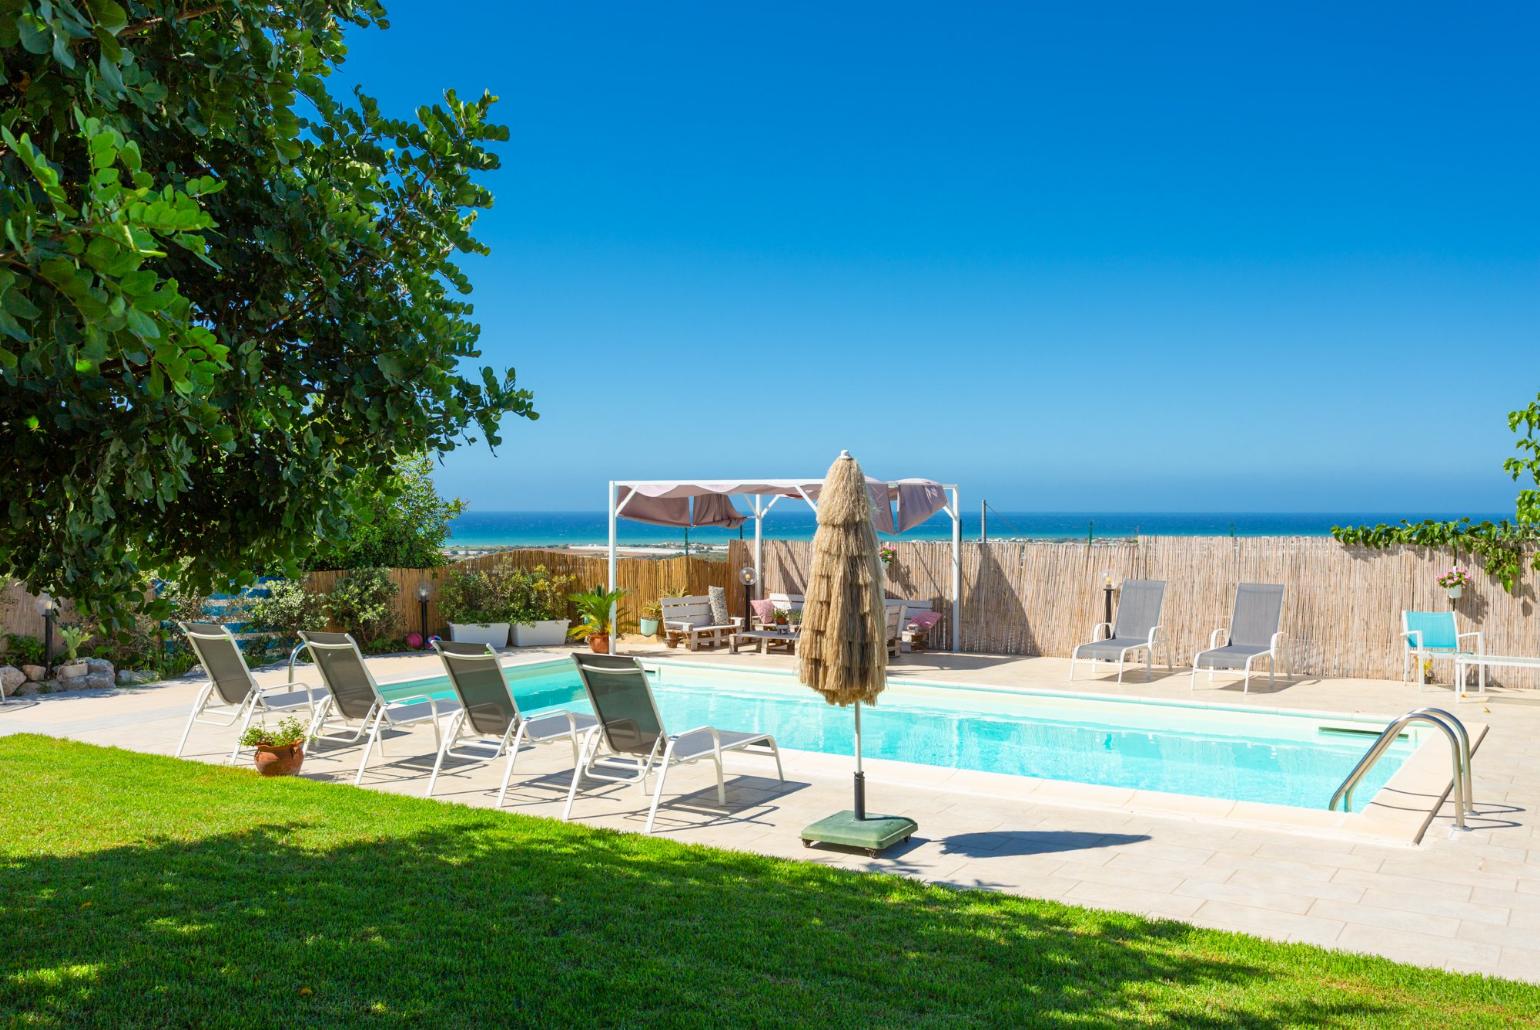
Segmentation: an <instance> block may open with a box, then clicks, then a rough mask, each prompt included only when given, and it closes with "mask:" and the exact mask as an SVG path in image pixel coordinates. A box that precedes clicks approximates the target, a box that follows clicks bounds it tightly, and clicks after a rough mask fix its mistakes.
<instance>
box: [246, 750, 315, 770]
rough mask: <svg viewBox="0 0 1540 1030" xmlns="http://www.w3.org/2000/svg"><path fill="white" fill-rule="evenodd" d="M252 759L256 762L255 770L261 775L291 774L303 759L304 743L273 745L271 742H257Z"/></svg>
mask: <svg viewBox="0 0 1540 1030" xmlns="http://www.w3.org/2000/svg"><path fill="white" fill-rule="evenodd" d="M253 761H255V762H256V765H257V772H259V773H261V774H262V775H263V776H293V775H294V774H295V773H297V772H299V767H300V765H302V764H303V763H304V761H305V745H304V744H303V743H300V744H284V745H282V746H279V747H275V746H273V745H271V744H258V745H257V753H256V756H255V757H254V759H253Z"/></svg>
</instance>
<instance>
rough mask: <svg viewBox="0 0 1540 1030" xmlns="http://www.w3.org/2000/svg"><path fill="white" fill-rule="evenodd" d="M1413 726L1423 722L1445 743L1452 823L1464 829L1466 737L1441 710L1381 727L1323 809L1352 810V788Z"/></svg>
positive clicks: (1461, 726) (1471, 807) (1472, 807)
mask: <svg viewBox="0 0 1540 1030" xmlns="http://www.w3.org/2000/svg"><path fill="white" fill-rule="evenodd" d="M1414 722H1425V723H1428V724H1429V725H1432V726H1437V727H1438V729H1439V731H1440V732H1441V733H1443V734H1444V736H1445V738H1446V739H1447V740H1448V741H1449V755H1450V762H1451V766H1452V770H1453V776H1454V779H1453V784H1452V786H1453V794H1454V822H1455V825H1456V826H1458V827H1459V828H1460V829H1462V830H1463V829H1466V826H1465V816H1466V814H1467V813H1468V812H1473V811H1474V810H1475V805H1474V803H1473V801H1472V798H1471V769H1470V734H1469V733H1467V732H1466V730H1465V724H1464V723H1462V722H1460V720H1459V719H1456V718H1455V717H1454V716H1453V715H1450V714H1449V713H1448V712H1446V711H1444V710H1443V709H1441V708H1419V709H1417V710H1415V711H1411V712H1407V713H1406V714H1405V715H1403V716H1401V717H1400V718H1399V719H1396V720H1393V721H1392V722H1391V723H1390V725H1388V726H1386V727H1385V730H1384V732H1383V733H1381V734H1380V735H1379V737H1378V739H1376V740H1375V742H1374V743H1373V744H1371V745H1370V746H1369V750H1367V751H1365V752H1364V756H1363V757H1362V758H1360V759H1359V760H1358V764H1357V765H1355V766H1353V771H1352V772H1350V773H1348V774H1347V778H1346V779H1344V780H1343V781H1342V785H1341V786H1339V787H1338V788H1337V790H1336V793H1334V794H1332V796H1331V803H1330V804H1329V805H1327V806H1326V807H1327V810H1328V811H1335V810H1336V808H1337V802H1339V801H1341V802H1342V803H1343V808H1344V810H1348V811H1351V810H1352V807H1353V788H1354V787H1356V786H1358V781H1359V780H1361V779H1363V778H1364V775H1365V774H1366V773H1368V771H1369V770H1370V769H1372V768H1373V767H1374V763H1376V762H1378V761H1379V760H1380V757H1381V756H1382V755H1384V754H1385V752H1386V751H1387V750H1389V749H1390V745H1391V744H1393V743H1395V740H1396V738H1397V737H1399V736H1400V735H1401V731H1402V730H1404V729H1405V728H1406V727H1407V726H1409V725H1411V724H1412V723H1414Z"/></svg>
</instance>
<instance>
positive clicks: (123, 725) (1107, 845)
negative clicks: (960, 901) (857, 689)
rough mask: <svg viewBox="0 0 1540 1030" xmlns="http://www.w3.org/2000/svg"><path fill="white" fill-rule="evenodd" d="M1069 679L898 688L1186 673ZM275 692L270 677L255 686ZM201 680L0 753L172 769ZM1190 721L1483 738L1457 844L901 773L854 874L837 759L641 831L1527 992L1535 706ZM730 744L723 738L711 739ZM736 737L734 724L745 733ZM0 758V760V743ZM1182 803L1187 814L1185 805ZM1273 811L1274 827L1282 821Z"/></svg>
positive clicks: (692, 801) (668, 804) (959, 673)
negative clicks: (70, 746) (72, 744)
mask: <svg viewBox="0 0 1540 1030" xmlns="http://www.w3.org/2000/svg"><path fill="white" fill-rule="evenodd" d="M628 650H629V651H631V652H633V653H645V654H647V655H651V656H656V657H666V658H669V659H675V660H680V661H692V662H706V663H718V664H726V665H738V666H744V667H749V668H784V669H790V668H792V667H793V663H794V659H792V658H791V657H790V656H785V655H758V654H748V653H745V654H740V655H736V656H733V655H728V654H726V653H725V649H724V650H722V651H717V652H701V653H698V654H695V655H691V654H689V653H687V652H684V651H682V650H680V651H670V650H665V649H663V648H661V647H655V646H647V645H639V644H635V643H632V644H631V645H629V646H628ZM566 653H567V652H566V649H552V650H549V651H530V652H524V651H521V652H518V653H517V657H518V660H531V661H532V660H538V659H540V658H550V657H557V656H561V655H564V654H566ZM370 663H371V666H372V667H373V668H374V670H375V672H376V676H377V678H378V679H380V680H381V681H385V680H400V679H411V678H416V677H422V676H429V675H438V674H440V671H441V669H440V667H439V665H438V663H437V659H436V658H432V657H427V656H422V655H406V656H387V657H379V658H373V659H370ZM1068 666H1069V663H1068V662H1067V661H1066V660H1064V659H1056V658H1002V657H992V656H986V655H952V654H946V653H939V652H937V653H928V654H914V655H905V656H904V657H903V658H902V660H901V661H900V662H899V663H898V664H897V665H896V666H895V669H894V671H895V673H905V674H908V673H910V672H911V671H912V673H913V674H914V675H916V676H919V677H921V678H923V679H925V680H927V681H935V682H942V683H953V682H955V683H959V684H961V683H971V684H981V685H989V686H998V687H1003V688H1011V689H1042V690H1056V691H1063V690H1076V691H1084V692H1087V693H1095V694H1111V695H1117V696H1124V697H1132V698H1162V699H1171V700H1181V701H1188V700H1191V699H1192V698H1193V696H1194V695H1192V694H1191V693H1189V688H1188V676H1187V674H1186V673H1185V672H1184V671H1181V670H1178V671H1176V672H1174V673H1167V672H1165V671H1164V670H1162V669H1160V668H1159V667H1157V668H1156V673H1155V676H1154V678H1153V679H1152V680H1151V681H1150V682H1148V683H1146V682H1144V681H1143V679H1142V672H1132V671H1131V672H1130V673H1129V674H1128V675H1127V676H1126V677H1125V680H1124V682H1123V683H1122V684H1121V685H1119V684H1117V683H1116V681H1115V679H1114V677H1113V676H1112V675H1111V674H1107V673H1097V674H1093V675H1087V674H1086V673H1085V672H1084V671H1082V673H1081V675H1080V678H1078V679H1077V680H1076V681H1075V682H1074V683H1070V682H1068V681H1067V675H1068ZM258 677H259V679H261V680H262V681H263V682H264V683H279V682H282V681H283V680H284V672H283V671H282V670H268V671H264V672H261V673H259V674H258ZM199 686H200V682H199V681H196V680H193V679H185V678H184V679H181V680H174V681H169V682H167V683H162V684H154V685H149V686H143V687H134V688H126V689H122V690H117V691H103V692H94V693H81V694H71V695H51V696H45V697H41V698H27V699H20V700H18V701H15V702H12V703H10V704H7V705H5V706H0V736H3V735H6V734H10V733H21V732H31V733H44V734H51V735H54V736H61V737H69V738H72V739H76V740H82V741H87V742H90V743H95V744H110V745H116V746H119V747H124V748H129V749H133V750H138V751H144V752H150V753H156V754H170V753H171V752H172V751H173V750H174V749H175V747H176V743H177V740H178V738H179V737H180V735H181V731H182V727H183V724H184V722H185V720H186V717H187V713H188V710H189V708H190V706H191V704H192V702H193V699H194V696H195V695H196V693H197V690H198V687H199ZM1196 698H1197V700H1199V701H1202V702H1212V703H1217V704H1225V705H1243V706H1254V707H1256V708H1257V709H1259V710H1270V709H1294V710H1315V711H1329V712H1333V713H1340V714H1342V715H1344V716H1346V715H1382V714H1399V713H1401V712H1405V711H1407V710H1409V709H1412V708H1416V707H1420V706H1422V705H1427V704H1435V705H1440V706H1442V707H1445V708H1448V709H1450V710H1452V711H1454V712H1455V713H1456V714H1457V715H1459V716H1460V717H1461V718H1462V719H1463V720H1466V721H1467V722H1472V723H1476V722H1479V723H1484V724H1486V726H1487V727H1488V732H1487V735H1486V737H1485V739H1484V741H1483V742H1482V743H1481V746H1480V748H1479V750H1478V751H1477V753H1476V756H1475V759H1474V763H1473V765H1474V772H1475V777H1474V782H1475V792H1474V793H1475V805H1476V816H1475V817H1474V819H1472V820H1471V827H1472V828H1471V829H1470V830H1468V831H1466V832H1458V831H1456V830H1455V829H1454V825H1453V820H1452V810H1451V809H1450V808H1449V806H1448V805H1447V804H1446V805H1445V806H1444V807H1443V808H1442V809H1441V811H1440V812H1439V813H1438V814H1437V815H1436V816H1435V817H1434V819H1433V821H1432V823H1431V825H1430V826H1429V827H1428V829H1427V831H1426V832H1425V834H1424V835H1423V837H1422V840H1421V842H1420V843H1418V844H1415V845H1414V844H1410V843H1375V842H1365V841H1362V840H1354V839H1353V838H1352V837H1351V836H1343V835H1334V834H1332V833H1331V832H1325V833H1322V832H1317V831H1316V830H1314V829H1310V828H1301V827H1298V826H1291V825H1288V824H1287V822H1286V821H1284V820H1280V824H1279V825H1278V826H1277V828H1275V829H1267V828H1265V827H1264V825H1258V824H1254V823H1244V822H1243V823H1237V822H1235V821H1234V820H1228V821H1227V820H1225V819H1222V818H1213V817H1212V814H1211V813H1210V812H1206V811H1205V810H1204V807H1203V806H1202V805H1201V804H1197V803H1195V804H1194V805H1193V806H1192V810H1191V811H1182V810H1176V809H1172V810H1170V811H1167V812H1163V813H1154V812H1150V811H1146V810H1141V808H1140V806H1138V805H1132V806H1121V805H1118V804H1107V803H1106V802H1107V799H1106V796H1105V795H1095V796H1093V795H1094V792H1091V793H1087V794H1085V795H1084V796H1080V795H1077V794H1076V792H1075V789H1074V785H1063V787H1062V789H1060V790H1057V791H1052V790H1051V791H1046V792H1042V793H1038V792H1032V793H1028V794H1026V795H1025V796H1022V797H1011V796H1007V795H1006V794H1004V793H1002V792H999V791H991V790H989V789H987V788H985V789H981V788H980V787H979V785H978V781H976V780H972V779H970V777H969V776H968V774H954V773H952V772H951V771H950V770H933V771H932V770H929V769H928V768H927V767H919V766H903V764H902V763H871V764H869V766H868V791H869V796H870V807H871V808H872V810H873V811H878V812H881V811H892V812H898V813H902V814H905V815H909V816H911V817H913V818H915V819H916V820H917V821H918V822H919V825H920V831H919V833H918V834H917V835H916V836H915V837H914V839H913V840H911V841H910V842H909V843H908V844H907V845H903V846H900V847H897V848H894V849H893V850H891V851H889V852H887V853H885V854H883V855H881V856H878V857H876V858H868V857H866V856H865V855H862V854H859V853H853V852H848V851H837V850H825V849H806V848H804V846H803V844H802V842H801V839H800V836H799V834H800V831H801V829H802V827H803V826H805V825H807V824H808V823H810V822H812V821H814V820H816V819H818V818H821V817H823V816H825V815H828V814H830V813H831V812H834V811H837V810H839V809H842V808H846V807H848V806H849V797H850V766H849V760H848V759H844V758H842V757H840V756H830V755H818V754H812V753H809V752H800V751H787V752H785V755H784V758H785V768H786V782H785V783H784V784H783V783H780V782H778V781H777V780H776V778H775V775H774V769H773V766H772V765H771V763H770V762H769V761H768V760H766V759H763V758H759V757H756V756H752V755H732V756H729V758H728V760H727V771H728V781H727V803H726V804H725V805H719V804H718V803H717V799H716V792H715V777H714V774H713V771H712V767H711V765H710V763H709V762H707V763H701V764H697V765H693V766H686V767H683V768H680V769H676V770H674V771H673V772H671V773H670V775H669V778H668V782H667V790H666V792H665V794H664V798H663V804H662V806H661V807H660V809H659V814H658V824H657V833H658V834H659V835H660V836H664V837H667V838H671V839H675V840H680V841H686V842H691V843H698V844H708V845H715V846H719V847H725V848H735V849H740V850H745V851H754V852H759V853H763V854H768V855H777V856H781V857H785V858H793V859H797V860H801V861H809V862H820V863H826V864H831V865H839V866H844V867H847V868H852V869H870V870H881V871H885V872H891V873H898V874H901V875H905V876H913V877H917V878H920V879H924V880H928V881H934V882H938V883H944V884H950V885H955V886H958V887H967V888H982V889H989V890H1001V891H1008V892H1011V893H1015V894H1021V895H1026V896H1030V897H1040V898H1052V899H1057V900H1061V901H1065V902H1070V903H1074V904H1079V905H1086V906H1090V907H1093V908H1106V909H1117V910H1122V911H1127V912H1136V913H1140V914H1142V915H1148V916H1161V917H1167V918H1172V919H1179V920H1183V921H1185V922H1189V923H1194V924H1197V925H1201V926H1209V927H1217V928H1220V929H1228V930H1240V931H1244V932H1246V933H1251V934H1255V935H1257V936H1261V937H1269V938H1274V939H1279V940H1289V941H1306V942H1310V943H1313V944H1320V945H1324V946H1326V947H1330V948H1338V949H1343V950H1348V951H1358V952H1368V953H1373V954H1378V955H1384V956H1386V957H1389V958H1392V959H1397V960H1400V961H1404V962H1410V963H1415V964H1418V965H1426V966H1435V967H1442V968H1447V969H1454V970H1462V971H1473V972H1481V973H1489V974H1496V975H1500V976H1505V977H1511V978H1514V979H1521V980H1528V981H1532V982H1540V819H1537V817H1536V812H1537V811H1540V692H1523V691H1514V692H1503V691H1501V690H1496V691H1493V692H1491V693H1489V694H1488V695H1487V696H1486V697H1485V698H1479V697H1478V698H1474V699H1472V700H1470V701H1466V702H1464V703H1460V704H1457V703H1456V702H1455V699H1454V697H1453V695H1452V692H1451V691H1450V690H1449V689H1448V688H1447V687H1439V688H1430V690H1429V691H1428V692H1426V693H1420V692H1419V691H1418V689H1417V688H1416V687H1415V686H1409V685H1404V684H1401V683H1396V682H1385V681H1378V680H1344V679H1331V680H1315V679H1297V678H1288V679H1285V678H1280V679H1279V682H1278V684H1277V686H1276V687H1275V688H1272V689H1269V687H1268V685H1267V680H1266V677H1265V676H1264V677H1262V678H1261V681H1260V685H1258V684H1256V683H1254V684H1253V689H1252V691H1251V693H1249V694H1244V695H1243V694H1242V693H1241V688H1240V683H1239V680H1238V679H1236V680H1235V681H1233V682H1231V681H1229V680H1228V679H1226V678H1221V679H1220V680H1219V681H1217V682H1216V683H1215V685H1214V686H1213V687H1210V686H1208V685H1207V683H1206V682H1205V680H1204V679H1203V678H1201V677H1200V679H1199V690H1198V692H1197V694H1196ZM730 728H737V727H730ZM742 728H745V729H746V728H749V727H742ZM0 746H3V744H0ZM230 746H231V739H230V731H229V730H223V731H222V730H220V729H219V728H218V727H205V726H199V727H197V728H195V729H194V730H193V734H192V738H191V740H190V741H189V745H188V749H187V754H186V757H188V758H190V759H193V760H199V761H208V762H219V761H223V760H224V758H225V756H226V754H227V753H228V750H229V748H230ZM432 746H433V738H432V732H431V730H429V729H426V728H422V729H418V730H414V731H413V732H411V733H406V734H400V735H397V736H393V737H391V738H390V739H389V741H388V750H387V752H386V755H385V757H384V759H378V758H377V759H376V760H375V761H374V762H372V763H371V765H370V767H369V770H368V772H367V773H366V775H365V779H364V785H365V786H366V787H367V788H369V789H374V790H383V791H389V792H395V793H404V794H421V793H422V792H423V790H424V788H425V787H426V784H427V775H428V772H429V770H430V768H431V766H432V757H433V756H432V753H431V749H432ZM358 754H359V752H358V750H357V748H341V747H335V748H331V747H322V748H320V749H318V750H316V751H315V752H314V753H313V754H311V755H310V756H309V757H307V759H306V762H305V775H307V776H310V777H313V778H317V779H335V780H341V781H343V782H349V783H350V782H351V781H352V778H353V775H354V772H355V771H356V769H357V762H358ZM571 769H572V755H571V751H570V750H569V749H568V748H566V747H565V746H564V745H545V746H542V747H538V748H535V749H533V750H530V751H527V752H525V753H524V754H522V755H521V756H520V757H519V760H518V764H517V768H516V770H515V773H514V777H513V781H512V786H511V788H510V791H509V796H508V800H507V802H506V804H505V806H504V807H505V808H506V810H508V811H512V812H521V813H525V814H530V815H538V816H547V817H556V818H559V817H560V814H561V808H562V804H563V802H564V801H565V797H566V789H567V785H568V783H569V782H570V779H571ZM501 772H502V763H501V762H499V763H496V764H494V765H479V766H449V767H447V768H446V772H445V774H444V775H443V776H441V778H440V781H439V785H438V788H437V791H436V793H435V797H438V798H440V799H441V800H444V801H445V802H456V803H460V804H467V805H475V806H478V807H490V806H491V805H492V804H493V802H494V795H495V792H496V786H497V783H498V781H499V778H500V776H501ZM1194 800H1195V802H1196V801H1198V800H1199V799H1194ZM1281 811H1284V812H1286V811H1288V810H1281ZM645 817H646V803H645V801H644V799H643V798H642V797H641V795H640V792H639V791H638V790H637V788H635V787H608V788H605V789H600V788H599V787H598V786H597V785H594V784H590V785H589V787H588V788H587V789H585V790H584V792H583V793H581V794H580V795H579V799H578V802H577V805H576V808H575V809H574V818H575V819H576V820H579V821H581V822H583V823H586V824H589V825H596V826H608V827H612V828H614V829H618V830H627V831H636V832H640V831H641V829H642V826H643V823H644V821H645Z"/></svg>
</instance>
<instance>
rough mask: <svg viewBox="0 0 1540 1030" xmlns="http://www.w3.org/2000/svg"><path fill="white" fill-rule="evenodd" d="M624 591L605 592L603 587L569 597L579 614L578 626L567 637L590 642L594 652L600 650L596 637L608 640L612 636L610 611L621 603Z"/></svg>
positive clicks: (568, 632)
mask: <svg viewBox="0 0 1540 1030" xmlns="http://www.w3.org/2000/svg"><path fill="white" fill-rule="evenodd" d="M625 593H626V592H625V591H624V590H605V589H604V588H603V587H597V586H596V587H594V588H593V589H592V590H585V591H583V592H581V593H576V594H570V595H568V600H570V601H571V602H572V604H573V606H574V607H575V608H577V613H578V620H579V621H578V624H577V625H576V626H573V627H572V628H571V629H570V630H568V631H567V635H568V636H569V637H571V638H572V639H574V640H589V642H590V644H591V645H593V646H594V650H596V651H597V650H599V647H598V646H597V642H596V641H594V640H592V638H594V637H602V638H607V637H608V636H609V635H610V611H611V610H612V609H613V608H614V607H615V606H616V605H617V604H619V603H620V599H621V598H622V597H624V596H625Z"/></svg>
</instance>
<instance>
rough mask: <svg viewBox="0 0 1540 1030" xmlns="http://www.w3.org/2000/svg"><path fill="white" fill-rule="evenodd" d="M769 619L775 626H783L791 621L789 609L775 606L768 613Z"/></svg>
mask: <svg viewBox="0 0 1540 1030" xmlns="http://www.w3.org/2000/svg"><path fill="white" fill-rule="evenodd" d="M770 621H771V622H773V623H775V624H776V625H777V626H784V625H786V624H787V623H789V622H790V621H791V611H790V609H787V608H776V609H774V610H773V611H772V612H771V613H770Z"/></svg>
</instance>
